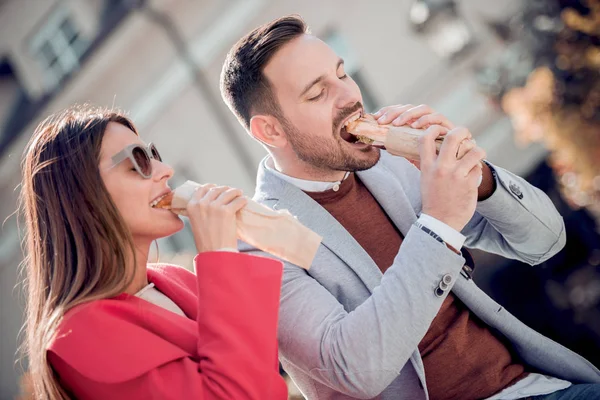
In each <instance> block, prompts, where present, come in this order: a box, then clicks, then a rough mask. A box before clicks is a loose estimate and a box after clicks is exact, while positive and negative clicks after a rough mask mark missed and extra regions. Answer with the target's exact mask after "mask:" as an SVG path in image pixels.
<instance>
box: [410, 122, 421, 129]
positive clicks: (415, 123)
mask: <svg viewBox="0 0 600 400" xmlns="http://www.w3.org/2000/svg"><path fill="white" fill-rule="evenodd" d="M419 125H420V124H419V123H418V122H413V123H412V124H410V126H411V127H413V128H417V127H419Z"/></svg>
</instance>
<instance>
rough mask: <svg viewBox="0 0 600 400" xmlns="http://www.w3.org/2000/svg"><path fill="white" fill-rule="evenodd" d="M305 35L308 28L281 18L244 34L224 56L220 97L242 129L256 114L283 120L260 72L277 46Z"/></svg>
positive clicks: (293, 17) (291, 18)
mask: <svg viewBox="0 0 600 400" xmlns="http://www.w3.org/2000/svg"><path fill="white" fill-rule="evenodd" d="M306 33H309V29H308V26H307V25H306V24H305V23H304V21H303V20H302V18H300V17H299V16H296V15H289V16H285V17H281V18H278V19H276V20H274V21H271V22H269V23H266V24H264V25H261V26H259V27H258V28H256V29H254V30H253V31H252V32H250V33H248V34H247V35H246V36H244V37H243V38H241V39H240V40H239V41H238V42H237V43H236V44H235V45H234V46H233V47H232V48H231V50H230V51H229V53H228V54H227V58H226V59H225V63H224V64H223V70H222V71H221V96H223V100H224V101H225V103H226V104H227V105H228V106H229V108H230V109H231V111H232V112H233V113H234V114H235V115H236V117H237V118H238V119H239V121H240V122H241V123H242V124H243V125H244V126H245V127H246V129H250V119H251V118H252V116H253V115H254V114H257V113H260V114H269V115H273V116H275V117H277V118H278V119H282V118H283V115H282V113H281V109H280V107H279V102H278V101H277V99H276V97H275V93H274V91H273V89H272V87H271V83H270V82H269V81H268V79H267V78H266V77H265V75H264V73H263V71H264V68H265V66H266V65H267V63H268V62H269V60H270V59H271V57H273V55H274V54H275V53H276V52H277V51H278V50H279V49H281V47H283V46H284V45H285V44H286V43H289V42H290V41H291V40H293V39H295V38H297V37H299V36H301V35H303V34H306Z"/></svg>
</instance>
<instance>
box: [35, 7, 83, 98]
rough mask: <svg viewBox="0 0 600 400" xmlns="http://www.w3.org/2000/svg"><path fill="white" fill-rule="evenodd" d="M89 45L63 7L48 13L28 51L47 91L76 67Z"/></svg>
mask: <svg viewBox="0 0 600 400" xmlns="http://www.w3.org/2000/svg"><path fill="white" fill-rule="evenodd" d="M88 45H89V41H88V40H87V39H85V38H84V37H83V36H82V35H81V33H80V31H79V29H78V27H77V25H76V23H75V21H74V20H73V18H72V17H71V16H70V15H69V13H68V12H67V10H66V9H64V8H60V9H59V10H57V11H56V12H55V13H54V14H52V15H51V16H50V17H49V18H48V20H47V21H46V23H45V24H44V26H43V27H42V29H40V31H39V32H38V33H37V34H36V35H35V36H34V38H33V39H32V41H31V52H32V54H33V56H34V58H35V59H36V61H37V62H38V64H39V66H40V68H41V69H42V70H43V73H44V85H45V86H46V88H47V89H48V91H51V90H52V89H54V88H55V87H56V86H58V84H59V83H60V82H61V81H62V79H64V78H65V77H66V76H67V75H69V74H70V73H71V72H73V71H74V70H75V69H76V68H78V67H79V60H81V56H82V55H83V53H84V52H85V50H86V49H87V47H88Z"/></svg>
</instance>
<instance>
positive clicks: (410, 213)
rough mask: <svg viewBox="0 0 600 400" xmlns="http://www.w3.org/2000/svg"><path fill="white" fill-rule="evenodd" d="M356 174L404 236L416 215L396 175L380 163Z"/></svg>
mask: <svg viewBox="0 0 600 400" xmlns="http://www.w3.org/2000/svg"><path fill="white" fill-rule="evenodd" d="M356 174H357V175H358V177H359V178H360V180H361V181H362V183H364V185H365V186H366V187H367V189H369V192H371V194H372V195H373V197H375V199H376V200H377V202H378V203H379V205H381V207H382V208H383V209H384V211H385V212H386V213H387V215H388V216H389V217H390V219H391V220H392V221H393V222H394V224H396V227H397V228H398V229H399V230H400V232H401V233H402V235H403V236H406V234H407V233H408V231H409V229H410V227H411V225H412V224H413V223H414V222H415V221H416V220H417V215H416V213H415V210H414V209H413V207H412V205H411V204H410V201H409V199H408V198H407V197H406V194H405V193H404V191H403V190H402V184H401V183H400V181H399V180H398V179H397V178H396V176H394V174H393V173H392V172H391V171H390V170H389V169H388V168H387V167H386V166H385V165H383V164H382V163H379V164H377V165H376V166H375V167H373V168H371V169H368V170H366V171H359V172H357V173H356Z"/></svg>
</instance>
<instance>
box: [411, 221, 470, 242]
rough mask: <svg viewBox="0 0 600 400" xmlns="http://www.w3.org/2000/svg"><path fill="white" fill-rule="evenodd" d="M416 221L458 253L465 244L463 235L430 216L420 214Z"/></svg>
mask: <svg viewBox="0 0 600 400" xmlns="http://www.w3.org/2000/svg"><path fill="white" fill-rule="evenodd" d="M417 221H418V222H419V223H420V224H421V225H423V226H426V227H427V228H429V229H431V230H432V231H433V232H435V233H437V234H438V235H439V236H440V237H441V238H442V240H443V241H444V242H446V243H448V244H449V245H450V246H452V247H454V248H455V249H456V250H458V251H460V249H461V248H462V247H463V244H465V240H466V239H467V238H466V237H465V235H463V234H462V233H460V232H459V231H457V230H456V229H454V228H452V227H451V226H448V225H446V224H445V223H443V222H442V221H440V220H438V219H435V218H433V217H432V216H430V215H427V214H424V213H421V215H420V216H419V219H418V220H417Z"/></svg>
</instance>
